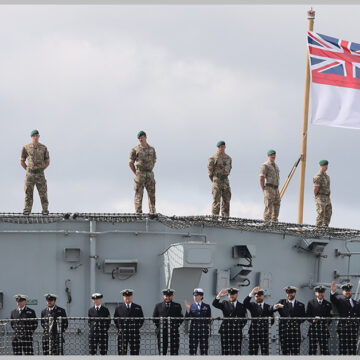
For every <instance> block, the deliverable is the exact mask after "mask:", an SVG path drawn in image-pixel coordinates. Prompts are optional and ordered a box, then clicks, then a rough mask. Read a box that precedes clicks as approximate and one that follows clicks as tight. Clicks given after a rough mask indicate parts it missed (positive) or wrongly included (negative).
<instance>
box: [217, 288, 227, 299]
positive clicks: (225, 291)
mask: <svg viewBox="0 0 360 360" xmlns="http://www.w3.org/2000/svg"><path fill="white" fill-rule="evenodd" d="M226 294H227V290H226V289H222V290H221V291H220V292H219V293H218V297H223V296H225V295H226Z"/></svg>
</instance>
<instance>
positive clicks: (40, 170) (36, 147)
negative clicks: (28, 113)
mask: <svg viewBox="0 0 360 360" xmlns="http://www.w3.org/2000/svg"><path fill="white" fill-rule="evenodd" d="M30 135H31V143H30V144H27V145H25V146H24V147H23V149H22V151H21V158H20V164H21V166H22V167H23V168H24V169H25V170H26V178H25V207H24V212H23V214H24V215H29V214H30V213H31V209H32V205H33V195H34V186H35V185H36V188H37V189H38V192H39V196H40V200H41V206H42V214H43V215H48V214H49V210H48V206H49V202H48V197H47V184H46V179H45V175H44V170H45V169H46V168H47V167H48V166H49V165H50V157H49V152H48V149H47V148H46V146H45V145H43V144H40V143H39V138H40V134H39V131H38V130H33V131H32V132H31V134H30Z"/></svg>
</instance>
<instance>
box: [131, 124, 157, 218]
mask: <svg viewBox="0 0 360 360" xmlns="http://www.w3.org/2000/svg"><path fill="white" fill-rule="evenodd" d="M137 138H138V139H139V142H140V144H139V145H137V146H135V147H134V148H133V149H132V150H131V152H130V159H129V166H130V169H131V170H132V171H133V173H134V174H135V186H134V189H135V211H136V212H137V213H140V214H141V213H142V199H143V194H144V187H145V188H146V191H147V193H148V198H149V212H150V214H155V213H156V210H155V178H154V173H153V168H154V166H155V162H156V152H155V149H154V148H153V147H152V146H150V145H149V144H148V143H147V141H146V133H145V131H140V132H139V133H138V134H137ZM135 163H136V168H135Z"/></svg>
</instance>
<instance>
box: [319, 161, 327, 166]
mask: <svg viewBox="0 0 360 360" xmlns="http://www.w3.org/2000/svg"><path fill="white" fill-rule="evenodd" d="M319 164H320V166H323V165H328V164H329V162H328V161H327V160H321V161H320V162H319Z"/></svg>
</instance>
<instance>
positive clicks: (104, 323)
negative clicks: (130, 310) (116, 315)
mask: <svg viewBox="0 0 360 360" xmlns="http://www.w3.org/2000/svg"><path fill="white" fill-rule="evenodd" d="M88 317H89V318H90V319H89V353H90V355H96V349H97V347H98V346H99V350H100V355H106V354H107V351H108V338H109V335H108V330H109V327H110V323H111V319H110V312H109V310H108V308H106V307H105V306H103V305H99V306H93V307H91V308H90V309H89V312H88Z"/></svg>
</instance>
